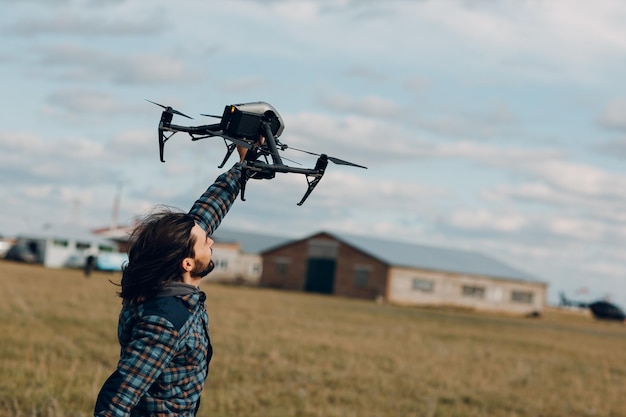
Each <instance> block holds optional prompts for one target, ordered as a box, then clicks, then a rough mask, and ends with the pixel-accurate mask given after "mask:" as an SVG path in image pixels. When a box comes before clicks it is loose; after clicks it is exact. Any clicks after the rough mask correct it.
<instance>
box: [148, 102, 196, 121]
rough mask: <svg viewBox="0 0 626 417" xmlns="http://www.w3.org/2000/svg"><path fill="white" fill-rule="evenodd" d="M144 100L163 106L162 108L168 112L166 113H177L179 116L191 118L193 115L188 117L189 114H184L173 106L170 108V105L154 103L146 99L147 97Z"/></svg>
mask: <svg viewBox="0 0 626 417" xmlns="http://www.w3.org/2000/svg"><path fill="white" fill-rule="evenodd" d="M146 101H148V102H150V103H152V104H156V105H157V106H159V107H163V108H164V109H165V111H166V112H168V113H173V114H177V115H179V116H183V117H186V118H187V119H193V117H189V116H187V115H186V114H184V113H181V112H179V111H178V110H176V109H173V108H172V107H170V106H164V105H162V104H159V103H155V102H154V101H150V100H148V99H146Z"/></svg>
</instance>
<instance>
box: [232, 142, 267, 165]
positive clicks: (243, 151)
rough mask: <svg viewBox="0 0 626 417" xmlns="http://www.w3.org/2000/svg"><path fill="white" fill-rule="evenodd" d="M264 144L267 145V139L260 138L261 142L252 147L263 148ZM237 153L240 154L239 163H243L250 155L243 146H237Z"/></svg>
mask: <svg viewBox="0 0 626 417" xmlns="http://www.w3.org/2000/svg"><path fill="white" fill-rule="evenodd" d="M264 143H265V137H264V136H260V137H259V140H258V141H257V142H256V143H255V144H254V145H252V146H253V147H261V146H262V145H263V144H264ZM237 153H239V162H243V161H244V159H246V155H247V154H248V149H247V148H245V147H243V146H241V145H237Z"/></svg>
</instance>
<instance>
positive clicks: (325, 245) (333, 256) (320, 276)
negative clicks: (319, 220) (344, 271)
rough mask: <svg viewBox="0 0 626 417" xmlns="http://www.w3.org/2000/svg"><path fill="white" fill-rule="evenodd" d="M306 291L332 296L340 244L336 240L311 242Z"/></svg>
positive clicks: (313, 240)
mask: <svg viewBox="0 0 626 417" xmlns="http://www.w3.org/2000/svg"><path fill="white" fill-rule="evenodd" d="M308 249H309V250H308V260H307V266H306V283H305V286H304V289H305V290H306V291H311V292H319V293H322V294H332V293H333V290H334V288H335V269H337V268H336V266H337V252H338V249H339V243H338V242H336V241H334V240H327V239H312V240H310V241H309V248H308Z"/></svg>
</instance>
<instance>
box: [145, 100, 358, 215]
mask: <svg viewBox="0 0 626 417" xmlns="http://www.w3.org/2000/svg"><path fill="white" fill-rule="evenodd" d="M147 101H150V100H147ZM150 103H153V104H156V105H157V106H160V107H162V108H163V109H165V110H164V111H163V112H162V113H161V120H160V122H159V154H160V159H161V162H165V159H164V152H165V143H166V142H167V141H168V140H169V139H170V138H171V137H172V136H173V135H174V134H176V133H178V132H185V133H188V134H189V136H191V140H193V141H196V140H200V139H206V138H211V137H216V136H217V137H222V138H223V139H224V143H225V144H226V148H227V151H226V156H225V157H224V160H223V161H222V163H221V164H220V165H219V167H220V168H222V167H223V166H224V164H226V161H228V158H230V155H231V154H232V153H233V151H234V150H235V148H236V147H237V145H239V146H243V147H245V148H247V149H248V153H247V155H246V159H245V160H244V162H243V167H244V172H243V175H242V179H241V199H242V200H245V197H244V193H245V185H246V181H247V179H248V178H253V179H271V178H274V177H275V175H276V173H277V172H280V173H295V174H302V175H304V176H305V177H306V180H307V184H308V188H307V191H306V193H305V194H304V197H302V199H301V200H300V202H299V203H298V205H299V206H301V205H302V204H303V203H304V201H305V200H306V199H307V198H308V196H309V195H310V194H311V192H313V190H314V189H315V187H316V186H317V184H318V183H319V182H320V180H321V179H322V177H323V176H324V173H325V172H326V167H327V165H328V161H331V162H334V163H335V164H339V165H349V166H354V167H359V168H364V169H367V168H366V167H364V166H362V165H357V164H354V163H352V162H348V161H344V160H342V159H338V158H334V157H332V156H328V155H325V154H321V155H320V154H316V153H313V152H309V151H303V150H301V149H296V148H291V149H293V150H297V151H301V152H305V153H308V154H312V155H317V156H318V159H317V162H316V164H315V167H314V168H298V167H292V166H289V165H285V164H284V163H283V160H282V158H281V155H280V153H279V149H280V150H281V151H284V150H285V149H287V148H289V147H288V146H287V145H286V144H284V143H281V142H280V141H279V140H278V138H279V137H280V135H281V134H282V133H283V130H284V128H285V125H284V123H283V120H282V117H281V116H280V114H279V113H278V111H276V109H275V108H274V107H273V106H272V105H270V104H268V103H266V102H263V101H257V102H252V103H242V104H232V105H228V106H226V107H225V108H224V112H223V113H222V116H221V117H219V116H212V115H207V114H203V116H209V117H215V118H219V119H220V122H219V123H215V124H210V125H202V126H181V125H174V124H172V118H173V116H174V115H175V114H176V115H179V116H183V117H186V118H188V119H191V117H189V116H187V115H186V114H183V113H181V112H179V111H178V110H175V109H173V108H172V107H169V106H163V105H162V104H159V103H155V102H154V101H150ZM261 138H264V140H261ZM259 144H261V145H260V146H259ZM260 157H263V159H264V161H265V162H263V161H260V160H259V158H260ZM270 160H271V161H270Z"/></svg>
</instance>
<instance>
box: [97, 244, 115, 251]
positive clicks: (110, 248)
mask: <svg viewBox="0 0 626 417" xmlns="http://www.w3.org/2000/svg"><path fill="white" fill-rule="evenodd" d="M98 250H99V251H100V252H113V248H112V247H111V246H104V245H100V246H98Z"/></svg>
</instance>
